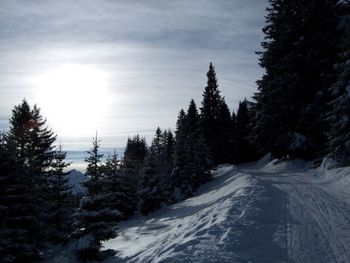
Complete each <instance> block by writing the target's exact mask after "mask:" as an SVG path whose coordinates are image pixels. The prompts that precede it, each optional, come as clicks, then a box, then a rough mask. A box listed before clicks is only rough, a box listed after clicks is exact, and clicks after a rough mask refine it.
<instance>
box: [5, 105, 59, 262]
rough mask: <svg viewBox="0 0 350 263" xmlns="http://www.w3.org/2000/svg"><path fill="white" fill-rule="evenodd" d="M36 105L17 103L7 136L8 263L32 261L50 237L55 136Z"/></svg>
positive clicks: (6, 204) (6, 235)
mask: <svg viewBox="0 0 350 263" xmlns="http://www.w3.org/2000/svg"><path fill="white" fill-rule="evenodd" d="M45 122H46V121H45V120H44V119H43V118H42V116H41V114H40V109H39V108H38V107H37V106H34V107H33V108H31V107H30V106H29V104H28V103H27V102H26V101H25V100H23V101H22V103H21V104H19V105H18V106H15V107H14V109H13V111H12V117H11V119H10V130H9V132H8V133H6V134H5V136H4V139H3V141H4V143H3V145H5V146H3V147H2V148H3V149H5V150H4V151H3V154H2V158H4V162H3V166H2V168H1V169H3V170H5V171H6V172H5V173H3V174H1V180H2V184H1V187H2V190H1V191H2V201H1V202H2V208H3V211H2V213H4V214H5V216H4V219H3V221H2V227H3V230H4V231H2V233H1V239H2V240H3V241H2V242H3V244H5V245H6V246H5V248H4V247H2V248H1V249H0V251H1V253H2V254H3V257H2V258H3V260H4V261H5V262H6V261H7V262H32V261H33V260H36V259H38V256H39V253H38V249H39V248H40V247H41V246H42V245H43V241H45V240H46V239H47V238H48V237H47V235H46V234H47V232H46V231H45V229H46V226H47V224H48V218H49V216H50V214H49V213H48V207H47V204H48V201H49V200H48V195H47V193H48V189H49V180H48V175H49V173H50V170H51V165H52V162H53V159H54V153H55V151H54V146H53V143H54V141H55V139H56V136H55V135H54V134H53V133H52V131H51V130H50V129H48V128H47V127H46V126H45Z"/></svg>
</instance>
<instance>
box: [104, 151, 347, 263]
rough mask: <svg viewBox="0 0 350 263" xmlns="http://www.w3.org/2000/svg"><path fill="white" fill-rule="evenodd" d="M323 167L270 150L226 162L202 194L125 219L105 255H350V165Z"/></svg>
mask: <svg viewBox="0 0 350 263" xmlns="http://www.w3.org/2000/svg"><path fill="white" fill-rule="evenodd" d="M322 169H324V168H322ZM316 171H317V170H316V169H313V168H312V164H311V163H307V162H303V161H292V162H280V161H277V160H272V161H271V160H270V159H269V158H268V157H265V159H264V160H262V161H260V162H258V163H252V164H249V165H242V166H240V167H238V168H237V167H235V166H227V165H226V166H220V167H219V168H218V169H217V171H216V172H215V174H214V180H213V181H212V182H210V183H208V184H206V185H204V186H203V187H201V188H200V189H199V191H198V192H197V193H196V194H195V196H194V197H192V198H190V199H187V200H185V201H183V202H181V203H178V204H175V205H173V206H170V207H167V208H164V209H162V210H160V211H158V212H156V213H153V214H151V215H149V216H147V217H141V216H138V217H134V218H133V219H131V220H129V221H126V222H122V223H120V224H119V225H118V227H119V236H118V237H117V238H115V239H112V240H109V241H107V242H105V243H104V247H105V249H113V250H116V251H118V252H117V253H116V255H115V256H114V257H111V258H109V259H107V260H106V261H105V263H116V262H154V263H155V262H223V263H224V262H269V263H270V262H303V263H304V262H310V263H311V262H318V263H322V262H325V263H326V262H327V263H332V262H350V167H347V168H337V169H331V170H327V169H326V170H325V171H323V172H322V175H321V176H315V174H316Z"/></svg>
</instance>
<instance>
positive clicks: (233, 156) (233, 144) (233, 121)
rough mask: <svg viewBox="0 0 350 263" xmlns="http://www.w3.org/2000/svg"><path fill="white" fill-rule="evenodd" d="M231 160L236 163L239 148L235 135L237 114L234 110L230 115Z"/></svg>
mask: <svg viewBox="0 0 350 263" xmlns="http://www.w3.org/2000/svg"><path fill="white" fill-rule="evenodd" d="M231 138H232V139H231V140H232V141H231V162H232V163H238V161H239V160H238V159H239V149H238V135H237V116H236V114H235V112H234V111H232V115H231Z"/></svg>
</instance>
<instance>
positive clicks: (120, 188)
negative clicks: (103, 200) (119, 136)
mask: <svg viewBox="0 0 350 263" xmlns="http://www.w3.org/2000/svg"><path fill="white" fill-rule="evenodd" d="M102 167H103V178H104V192H105V193H107V194H108V195H109V197H108V200H107V202H108V203H107V204H106V206H108V208H109V209H112V210H116V211H119V213H120V216H119V219H118V220H123V219H126V218H128V217H130V216H131V215H132V214H133V212H134V210H135V202H136V200H135V192H134V187H132V186H131V185H130V180H129V178H128V177H127V176H126V174H125V173H123V172H122V169H121V161H120V160H119V159H118V155H117V153H116V151H114V153H113V154H112V156H110V157H109V158H107V160H106V163H105V164H104V165H103V166H102Z"/></svg>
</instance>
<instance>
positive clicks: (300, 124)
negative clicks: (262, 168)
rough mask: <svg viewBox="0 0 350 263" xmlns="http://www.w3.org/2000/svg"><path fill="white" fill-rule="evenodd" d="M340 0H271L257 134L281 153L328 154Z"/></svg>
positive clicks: (286, 155) (269, 148)
mask: <svg viewBox="0 0 350 263" xmlns="http://www.w3.org/2000/svg"><path fill="white" fill-rule="evenodd" d="M339 4H340V3H339V1H338V0H322V1H316V0H312V1H297V0H292V1H287V0H270V7H269V8H268V9H267V10H268V15H267V19H266V22H267V25H266V26H265V27H264V29H263V32H264V33H265V40H264V41H263V42H262V47H263V49H264V51H263V52H261V53H260V55H261V57H260V65H261V66H262V67H263V68H264V69H265V71H266V73H265V74H264V76H263V78H262V79H261V80H260V81H258V86H259V92H258V93H257V94H256V96H255V99H256V101H257V108H256V109H257V116H256V124H257V127H256V133H257V134H258V137H259V142H260V144H261V146H262V147H263V148H264V149H265V151H270V152H272V154H273V155H274V156H276V157H278V158H295V157H299V158H300V157H301V158H315V157H318V156H320V155H321V154H322V153H324V145H325V132H326V131H327V129H328V126H327V122H325V121H324V118H323V114H324V112H325V110H327V101H329V99H330V97H329V93H328V92H327V90H328V87H329V86H330V85H331V83H332V82H334V78H335V74H334V70H333V65H334V63H335V61H336V54H337V46H338V42H339V33H338V29H337V25H338V11H337V10H338V9H339Z"/></svg>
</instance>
